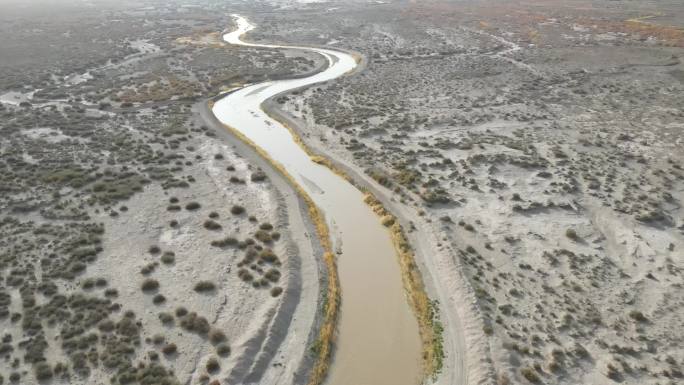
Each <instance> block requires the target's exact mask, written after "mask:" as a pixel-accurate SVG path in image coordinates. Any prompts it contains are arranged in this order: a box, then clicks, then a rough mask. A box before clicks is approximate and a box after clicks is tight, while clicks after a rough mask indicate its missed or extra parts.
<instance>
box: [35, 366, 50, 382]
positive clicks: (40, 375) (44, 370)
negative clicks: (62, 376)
mask: <svg viewBox="0 0 684 385" xmlns="http://www.w3.org/2000/svg"><path fill="white" fill-rule="evenodd" d="M33 369H34V371H35V373H36V379H38V381H46V380H49V379H50V378H52V368H51V367H50V365H49V364H48V363H46V362H39V363H37V364H36V365H35V366H34V367H33Z"/></svg>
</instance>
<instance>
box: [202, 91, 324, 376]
mask: <svg viewBox="0 0 684 385" xmlns="http://www.w3.org/2000/svg"><path fill="white" fill-rule="evenodd" d="M209 102H210V100H209V101H203V102H200V103H197V104H196V105H195V107H194V108H196V109H197V111H198V112H199V114H200V116H201V118H202V121H203V122H204V123H205V124H206V125H207V126H209V127H210V128H211V129H212V130H213V132H215V133H216V135H217V137H218V138H219V139H221V140H223V141H225V142H226V143H229V144H230V145H231V146H232V147H233V148H234V150H235V151H236V152H237V153H239V154H240V155H241V156H243V157H245V158H246V159H248V160H249V161H250V163H252V164H254V165H256V166H258V167H259V168H260V169H261V170H262V171H263V172H264V173H265V174H266V176H267V177H268V179H269V180H270V181H271V183H273V184H274V185H275V186H276V188H278V189H279V190H280V191H282V192H283V194H282V195H283V199H284V206H285V207H287V216H288V218H290V219H291V222H290V231H291V233H292V237H293V240H294V241H295V243H296V244H297V245H303V246H300V247H303V250H301V251H300V253H301V258H302V263H301V265H300V266H298V268H299V271H298V272H296V276H297V279H298V280H299V281H300V282H301V285H302V286H301V291H299V292H298V293H293V295H296V296H297V297H298V298H297V300H296V306H295V307H292V306H288V307H283V306H281V308H280V309H279V311H281V312H287V313H289V314H296V315H297V316H296V317H294V318H293V319H292V322H291V323H290V324H289V325H288V324H280V325H278V326H277V327H274V328H273V329H272V330H271V333H274V334H279V335H282V336H286V340H285V341H283V342H282V343H281V344H280V346H274V348H275V349H272V351H271V352H270V353H267V354H271V355H274V354H275V353H276V352H277V353H279V356H284V357H287V360H286V362H281V364H282V365H279V366H269V367H268V368H265V372H264V373H263V378H262V381H263V382H261V383H265V384H269V383H272V384H277V383H280V381H289V379H290V378H291V379H294V383H296V384H304V383H307V381H308V377H309V373H310V372H311V370H312V368H313V366H314V363H315V361H314V360H313V359H312V356H311V355H310V354H309V350H308V349H309V347H310V346H312V345H313V344H314V343H315V341H316V340H317V339H318V338H319V333H318V331H319V330H320V329H321V327H322V325H323V324H324V323H325V322H324V318H323V313H322V312H321V311H320V309H321V308H323V306H324V304H325V302H326V295H327V293H328V290H327V288H328V282H329V271H328V266H327V265H326V264H325V263H324V261H322V260H321V259H320V258H319V256H320V255H322V254H323V253H324V252H325V251H324V250H325V249H326V248H328V247H329V246H326V245H324V244H322V243H321V242H320V241H319V239H320V238H319V236H317V235H316V234H317V232H318V230H317V228H316V225H315V224H314V222H312V220H311V216H310V214H311V213H310V211H309V210H310V207H309V205H308V204H307V202H306V199H305V198H303V197H302V195H301V194H300V193H299V191H297V189H296V188H295V187H293V185H292V184H291V183H290V181H289V180H287V178H286V177H285V176H284V175H283V174H282V173H281V171H280V170H278V169H277V168H276V167H274V166H273V164H272V163H271V162H269V160H268V159H267V158H265V157H264V156H263V154H260V153H259V151H258V150H257V149H256V148H255V147H254V146H252V145H250V144H248V143H247V142H246V141H244V140H242V139H241V138H239V137H238V136H236V135H235V133H233V132H230V131H228V129H227V128H226V127H225V126H224V125H223V124H222V123H221V122H219V121H218V120H217V119H216V117H215V116H214V114H213V113H212V111H211V108H210V104H209ZM302 335H306V336H308V337H306V338H305V339H302V338H301V337H300V336H302ZM255 356H256V355H255ZM246 358H248V357H246Z"/></svg>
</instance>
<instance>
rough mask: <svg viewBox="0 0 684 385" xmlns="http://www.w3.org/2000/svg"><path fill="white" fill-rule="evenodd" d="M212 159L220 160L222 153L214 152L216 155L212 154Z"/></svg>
mask: <svg viewBox="0 0 684 385" xmlns="http://www.w3.org/2000/svg"><path fill="white" fill-rule="evenodd" d="M214 159H216V160H221V159H223V154H216V155H214Z"/></svg>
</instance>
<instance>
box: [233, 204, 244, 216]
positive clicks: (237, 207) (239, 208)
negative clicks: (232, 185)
mask: <svg viewBox="0 0 684 385" xmlns="http://www.w3.org/2000/svg"><path fill="white" fill-rule="evenodd" d="M230 212H231V214H233V215H241V214H244V212H245V208H244V207H242V206H240V205H234V206H233V207H231V208H230Z"/></svg>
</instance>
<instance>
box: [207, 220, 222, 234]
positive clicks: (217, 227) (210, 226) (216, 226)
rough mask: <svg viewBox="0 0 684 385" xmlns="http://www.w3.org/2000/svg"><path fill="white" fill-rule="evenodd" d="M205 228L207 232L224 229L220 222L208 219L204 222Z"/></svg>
mask: <svg viewBox="0 0 684 385" xmlns="http://www.w3.org/2000/svg"><path fill="white" fill-rule="evenodd" d="M204 228H205V229H207V230H214V231H216V230H221V228H222V227H221V225H220V224H219V223H218V222H216V221H213V220H211V219H207V220H206V221H204Z"/></svg>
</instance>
